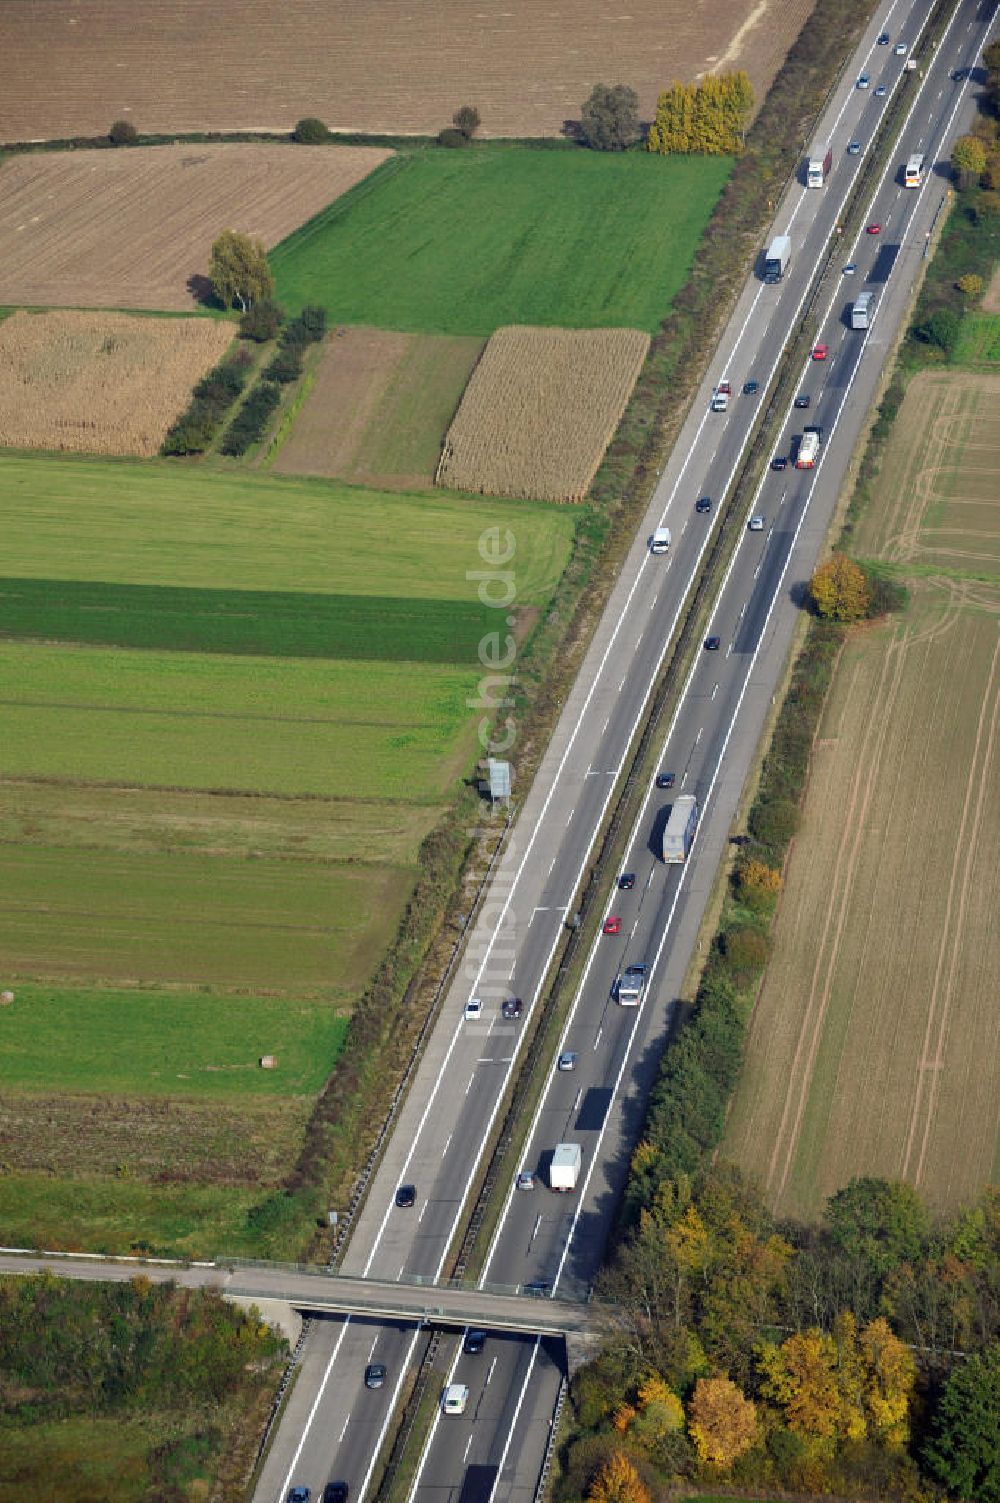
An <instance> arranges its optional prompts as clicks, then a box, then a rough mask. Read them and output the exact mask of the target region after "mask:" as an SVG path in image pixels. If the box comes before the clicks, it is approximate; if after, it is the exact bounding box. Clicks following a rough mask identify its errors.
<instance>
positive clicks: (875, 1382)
mask: <svg viewBox="0 0 1000 1503" xmlns="http://www.w3.org/2000/svg"><path fill="white" fill-rule="evenodd" d="M859 1344H860V1347H861V1351H862V1354H863V1356H864V1360H865V1365H866V1368H867V1373H866V1380H865V1393H864V1397H865V1406H866V1408H867V1410H868V1417H869V1421H870V1424H871V1428H872V1430H873V1431H874V1432H875V1434H876V1435H877V1436H878V1437H879V1439H880V1440H882V1441H883V1442H884V1443H885V1444H886V1445H890V1446H904V1445H905V1444H906V1442H907V1441H908V1440H909V1438H910V1399H911V1397H912V1395H913V1389H914V1385H915V1384H916V1381H917V1363H916V1359H915V1358H914V1356H913V1353H912V1352H911V1351H910V1348H909V1347H908V1346H907V1345H906V1343H905V1342H903V1341H900V1339H899V1337H898V1336H896V1335H895V1334H894V1333H893V1331H892V1330H891V1329H890V1327H889V1322H888V1321H887V1320H886V1319H885V1318H884V1317H883V1316H879V1318H878V1319H877V1320H873V1321H871V1322H870V1323H869V1324H868V1325H867V1326H865V1328H864V1330H863V1331H862V1332H861V1336H860V1342H859Z"/></svg>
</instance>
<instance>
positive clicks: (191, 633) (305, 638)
mask: <svg viewBox="0 0 1000 1503" xmlns="http://www.w3.org/2000/svg"><path fill="white" fill-rule="evenodd" d="M495 615H496V612H495V611H493V610H491V609H490V607H489V606H487V605H483V604H482V602H481V601H479V600H478V599H474V600H468V601H464V600H423V599H419V598H417V599H415V598H414V597H413V596H402V597H397V596H392V595H388V596H384V595H307V594H305V593H296V592H292V591H290V590H288V591H283V592H282V593H280V594H277V593H271V592H267V591H264V590H259V591H258V590H177V589H167V588H166V587H165V586H163V585H130V584H112V583H107V582H102V581H96V580H95V581H91V580H87V581H83V582H81V581H79V580H61V579H0V638H2V637H15V638H22V639H23V638H34V639H36V640H39V641H60V642H93V643H103V644H105V645H108V646H114V647H153V648H169V649H171V650H173V651H179V650H186V651H188V652H224V653H255V654H259V655H263V656H268V655H270V656H273V657H320V658H382V659H390V660H394V661H401V660H404V659H405V660H407V661H410V662H428V663H457V662H466V663H476V662H478V649H479V643H480V642H481V640H482V638H483V637H484V635H485V634H486V633H487V632H489V631H493V630H495V627H496V622H495V620H494V619H493V618H494V617H495Z"/></svg>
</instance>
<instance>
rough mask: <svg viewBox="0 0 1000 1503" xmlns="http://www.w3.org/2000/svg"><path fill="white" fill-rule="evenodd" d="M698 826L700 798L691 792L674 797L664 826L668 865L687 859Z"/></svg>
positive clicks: (664, 847) (664, 857) (664, 848)
mask: <svg viewBox="0 0 1000 1503" xmlns="http://www.w3.org/2000/svg"><path fill="white" fill-rule="evenodd" d="M697 828H698V800H697V799H696V798H695V797H694V796H693V794H690V793H681V794H679V795H678V797H677V798H675V799H674V806H673V808H672V809H671V811H670V818H669V819H668V820H667V822H666V824H665V825H664V827H663V859H664V861H666V862H667V864H668V865H673V864H676V863H679V862H681V861H686V860H687V858H688V852H689V851H690V849H691V842H692V840H693V839H694V832H695V830H696V829H697Z"/></svg>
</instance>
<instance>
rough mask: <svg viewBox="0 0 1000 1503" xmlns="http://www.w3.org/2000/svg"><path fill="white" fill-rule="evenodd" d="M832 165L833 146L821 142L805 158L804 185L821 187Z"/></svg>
mask: <svg viewBox="0 0 1000 1503" xmlns="http://www.w3.org/2000/svg"><path fill="white" fill-rule="evenodd" d="M832 166H833V147H832V146H828V145H827V144H826V143H825V142H821V143H820V144H819V145H818V146H814V147H813V149H812V151H811V152H810V153H809V156H808V158H807V159H806V187H807V188H822V186H823V184H824V183H825V182H826V179H827V174H828V173H829V171H830V168H831V167H832Z"/></svg>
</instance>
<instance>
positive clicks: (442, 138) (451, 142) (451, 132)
mask: <svg viewBox="0 0 1000 1503" xmlns="http://www.w3.org/2000/svg"><path fill="white" fill-rule="evenodd" d="M437 143H438V145H439V146H450V147H456V146H468V145H469V137H468V136H467V135H466V134H465V131H464V130H459V129H458V126H457V125H446V126H445V128H444V130H439V131H438V136H437Z"/></svg>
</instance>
